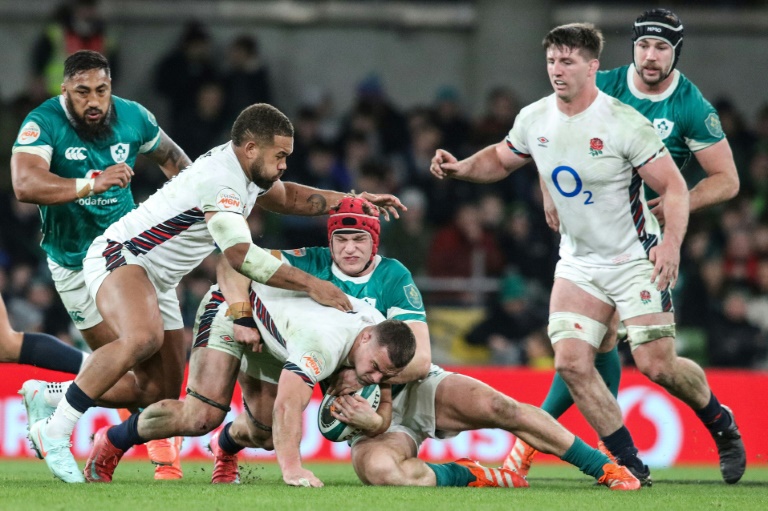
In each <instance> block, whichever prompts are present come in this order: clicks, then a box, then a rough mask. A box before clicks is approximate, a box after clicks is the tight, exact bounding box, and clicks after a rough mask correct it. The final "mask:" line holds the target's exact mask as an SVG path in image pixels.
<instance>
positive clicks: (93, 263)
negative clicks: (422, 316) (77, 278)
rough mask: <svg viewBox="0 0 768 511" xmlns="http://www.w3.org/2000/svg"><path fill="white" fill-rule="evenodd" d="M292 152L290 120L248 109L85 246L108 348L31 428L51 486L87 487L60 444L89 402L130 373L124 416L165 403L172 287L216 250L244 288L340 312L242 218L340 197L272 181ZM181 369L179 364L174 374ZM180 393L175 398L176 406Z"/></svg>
mask: <svg viewBox="0 0 768 511" xmlns="http://www.w3.org/2000/svg"><path fill="white" fill-rule="evenodd" d="M292 150H293V125H292V124H291V122H290V121H289V120H288V118H287V117H286V116H285V115H284V114H283V113H282V112H280V111H279V110H277V109H276V108H274V107H272V106H270V105H266V104H256V105H252V106H250V107H248V108H246V109H245V110H244V111H243V112H242V113H241V114H240V115H239V116H238V118H237V120H236V121H235V123H234V126H233V127H232V140H231V141H230V142H228V143H226V144H223V145H221V146H218V147H216V148H214V149H212V150H211V151H209V152H208V153H206V154H205V155H203V156H201V157H200V158H198V159H197V160H196V161H195V163H194V164H192V165H191V166H190V167H188V168H187V169H186V170H185V171H184V172H182V173H180V174H179V175H178V176H176V177H175V178H174V179H172V180H171V181H169V182H168V183H167V184H166V185H165V186H164V187H163V188H161V189H160V190H158V191H157V192H156V193H154V194H153V195H152V196H150V197H149V198H148V199H147V200H146V201H145V202H143V203H142V204H141V205H140V206H139V207H138V208H137V209H135V210H133V211H131V212H130V213H128V214H127V215H126V216H124V217H123V218H121V219H120V220H119V221H117V222H116V223H114V224H112V225H111V226H110V227H109V228H108V229H107V230H106V231H105V233H104V234H103V235H101V236H99V237H98V238H96V239H95V240H94V242H93V244H92V245H91V247H90V248H89V250H88V252H87V254H86V258H85V260H84V264H83V266H84V274H85V282H86V285H87V287H88V290H89V292H90V293H91V296H92V297H94V299H95V300H96V305H97V307H98V309H99V312H100V313H101V315H102V317H104V318H105V321H107V322H108V324H109V325H110V327H111V328H112V329H113V330H114V331H115V333H116V340H115V341H113V342H111V343H108V344H106V345H104V346H102V347H101V348H99V349H98V350H97V351H95V352H94V353H93V354H92V355H91V356H90V357H89V358H88V361H87V363H86V365H85V366H84V367H83V370H82V371H81V372H80V374H79V375H78V376H77V378H76V379H75V381H74V382H73V383H72V384H71V385H69V387H68V389H67V391H66V394H65V396H64V398H63V399H61V401H60V402H59V404H58V406H57V408H56V411H55V412H54V413H53V415H52V416H51V417H50V418H49V419H48V420H47V421H39V422H37V423H35V424H33V425H32V427H31V428H30V439H31V441H32V443H33V444H34V445H35V447H36V448H37V450H38V451H39V452H41V453H47V456H45V459H46V463H47V464H48V467H49V468H50V469H51V471H52V472H53V473H54V475H55V476H56V477H58V478H60V479H62V480H65V481H67V482H84V478H83V476H82V473H81V472H80V471H79V469H78V468H77V463H76V462H75V460H74V458H73V457H72V453H71V452H70V451H69V449H68V447H69V437H70V435H71V433H72V430H73V429H74V426H75V424H76V423H77V420H78V419H79V418H80V417H81V416H82V415H83V413H85V411H86V410H87V409H88V408H90V407H93V406H95V405H96V400H108V399H109V396H110V394H112V393H115V392H116V389H112V390H110V389H111V388H112V386H113V385H114V384H115V383H117V382H118V381H119V380H120V379H121V377H123V375H124V374H126V372H127V371H128V370H130V369H131V368H133V371H134V373H135V375H136V378H137V380H138V384H137V385H136V386H135V387H134V388H132V389H128V390H130V391H131V392H132V395H131V396H130V398H131V400H130V401H129V403H131V404H132V405H133V406H148V405H150V404H152V403H154V402H157V401H159V400H160V399H162V398H163V397H165V396H167V395H169V394H168V393H167V392H169V391H170V389H164V388H163V387H162V386H161V384H162V382H160V381H159V380H160V379H161V377H162V373H163V368H162V355H163V353H162V351H161V350H162V347H163V333H164V330H167V329H176V328H181V326H182V321H181V313H180V310H179V303H178V299H177V297H176V294H175V292H176V286H177V284H178V282H179V281H180V280H181V278H182V277H183V276H184V275H186V274H187V273H189V272H190V271H191V270H193V269H194V268H195V267H196V266H197V265H198V264H200V262H201V261H202V260H203V259H204V258H205V257H206V256H208V255H209V254H210V253H211V252H212V251H213V250H214V247H215V245H216V246H218V247H219V248H220V249H221V250H222V252H223V255H224V257H226V258H227V260H228V261H229V263H230V265H231V266H232V267H233V268H235V269H236V270H237V271H238V272H241V273H243V274H244V275H246V276H247V277H248V278H250V279H251V280H256V281H257V282H262V283H267V284H269V285H271V286H276V287H282V288H286V289H293V290H299V291H306V292H308V293H309V295H310V296H311V297H312V298H313V299H315V300H317V301H318V302H320V303H322V304H324V305H331V306H333V307H336V308H339V309H341V310H349V308H350V304H349V300H348V298H347V297H346V295H344V294H343V293H342V292H341V291H340V290H339V289H338V288H336V287H335V286H333V285H332V284H330V283H328V282H324V281H321V280H319V279H317V278H314V277H312V276H310V275H308V274H306V273H304V272H302V271H300V270H297V269H295V268H290V267H288V266H284V265H281V263H280V261H279V260H277V259H275V258H274V257H272V256H271V255H270V254H269V253H268V252H266V251H265V250H263V249H261V248H260V247H258V246H256V245H254V244H253V242H252V240H251V232H250V230H249V228H248V224H247V222H246V217H247V216H248V215H249V214H250V212H251V209H252V208H253V207H254V205H255V204H256V203H257V201H258V204H259V205H260V206H261V207H264V208H265V209H268V210H271V211H274V212H278V213H285V214H304V215H320V214H325V213H327V211H328V207H329V206H332V205H334V204H336V203H337V202H338V201H339V200H340V199H341V198H342V197H343V196H344V194H343V193H341V192H332V191H326V190H318V189H315V188H311V187H307V186H303V185H298V184H296V183H284V182H283V181H281V180H280V177H281V176H282V175H283V173H284V172H285V170H286V159H287V157H288V155H290V154H291V152H292ZM364 195H365V196H366V197H369V198H370V199H371V200H372V201H374V202H375V203H377V205H379V206H381V207H384V208H389V209H390V210H391V211H392V212H393V213H394V214H396V211H395V208H398V207H400V208H402V204H401V203H400V201H399V200H398V199H397V198H396V197H394V196H392V195H388V194H384V195H371V194H364ZM318 204H319V205H320V207H318ZM214 244H215V245H214ZM233 303H234V301H233ZM116 304H125V305H124V306H117V305H116ZM184 362H185V361H184V360H179V361H178V362H177V363H178V370H179V371H180V372H181V371H183V367H184ZM121 390H122V389H121ZM164 390H166V391H167V392H165V393H164V392H163V391H164ZM179 391H180V389H178V388H177V389H175V395H174V398H177V397H178V394H179ZM51 455H53V456H51Z"/></svg>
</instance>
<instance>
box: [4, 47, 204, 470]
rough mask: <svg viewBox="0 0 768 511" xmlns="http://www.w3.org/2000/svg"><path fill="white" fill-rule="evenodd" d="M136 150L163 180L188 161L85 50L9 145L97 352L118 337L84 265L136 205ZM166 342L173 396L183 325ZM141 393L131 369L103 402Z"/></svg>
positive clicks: (64, 294)
mask: <svg viewBox="0 0 768 511" xmlns="http://www.w3.org/2000/svg"><path fill="white" fill-rule="evenodd" d="M139 154H144V155H146V156H147V157H149V158H150V159H151V160H152V161H154V162H155V163H157V164H158V165H159V166H160V168H161V170H162V171H163V173H164V174H165V175H166V176H167V177H168V178H171V177H173V176H175V175H176V174H178V173H179V172H180V171H181V170H182V169H183V168H185V167H186V166H188V165H189V164H190V163H191V161H190V159H189V158H188V157H187V155H186V154H184V151H182V150H181V148H179V146H177V145H176V143H174V141H173V140H171V139H170V137H168V135H166V134H165V132H163V130H162V129H160V127H159V126H158V125H157V121H156V120H155V117H154V116H153V115H152V114H151V113H150V112H149V111H148V110H147V109H145V108H144V107H143V106H141V105H140V104H138V103H136V102H133V101H128V100H125V99H123V98H119V97H117V96H113V95H112V81H111V77H110V68H109V62H108V61H107V59H106V58H104V56H102V55H101V54H99V53H97V52H94V51H88V50H83V51H78V52H76V53H74V54H72V55H71V56H70V57H68V58H67V59H66V61H65V62H64V82H63V83H62V84H61V95H60V96H58V97H54V98H51V99H48V100H46V101H45V102H44V103H43V104H41V105H40V106H38V107H37V108H35V109H34V110H33V111H32V112H31V113H30V114H29V115H28V116H27V118H26V119H25V120H24V123H23V125H22V127H21V129H20V131H19V134H18V137H17V139H16V142H15V143H14V145H13V156H12V157H11V176H12V180H13V188H14V191H15V193H16V198H17V199H18V200H20V201H22V202H30V203H34V204H38V205H39V208H40V214H41V217H42V231H43V239H42V243H41V245H42V247H43V250H45V252H46V254H47V257H48V267H49V268H50V270H51V274H52V276H53V280H54V283H55V285H56V290H57V291H58V293H59V296H60V297H61V300H62V302H63V303H64V306H65V307H66V308H67V311H68V312H69V315H70V317H71V318H72V321H73V322H74V324H75V326H76V327H77V328H78V329H79V330H80V331H81V333H82V335H83V338H84V339H85V341H86V342H87V343H88V345H89V346H90V347H91V349H94V350H95V349H97V348H99V347H100V346H103V345H104V344H107V343H109V342H111V341H112V340H114V339H115V334H114V332H113V331H112V330H111V329H110V327H109V326H108V325H107V324H106V323H104V322H103V320H102V317H101V315H100V314H99V312H98V310H97V308H96V304H95V303H94V301H93V299H92V298H91V297H90V295H89V294H88V290H87V289H86V286H85V282H84V280H83V274H82V269H83V264H82V261H83V258H84V256H85V253H86V251H87V250H88V247H89V246H90V244H91V242H92V241H93V240H94V238H96V237H97V236H98V235H100V234H102V233H103V232H104V230H105V229H106V228H107V227H109V226H110V225H111V224H112V223H114V222H115V221H117V220H118V219H119V218H121V217H122V216H123V215H125V214H126V213H128V212H129V211H131V210H133V209H134V208H135V203H134V200H133V195H132V193H131V189H130V182H131V177H132V176H133V166H134V163H135V161H136V157H137V156H138V155H139ZM166 336H167V337H168V338H166V342H165V343H163V349H162V350H161V353H158V354H156V355H155V356H154V358H153V360H154V363H155V364H162V366H163V368H164V370H162V371H154V372H153V374H154V380H155V383H156V384H157V385H159V386H160V387H161V388H162V389H163V391H162V392H161V394H162V396H163V397H178V395H179V391H180V388H181V382H182V378H183V368H184V361H185V359H186V351H187V349H186V346H185V345H184V339H183V334H182V329H181V328H178V329H176V330H167V331H166ZM22 352H24V348H23V347H22ZM57 356H58V354H57V351H50V352H49V353H47V354H46V357H47V358H49V359H50V358H56V357H57ZM161 360H162V361H165V363H162V362H161ZM49 367H50V365H49ZM51 368H53V369H56V368H57V367H51ZM28 387H29V388H27V389H23V390H24V392H25V403H27V402H28V400H27V399H26V394H30V395H31V394H32V393H34V392H35V390H37V391H40V392H46V390H47V389H46V386H45V384H43V383H42V382H40V383H39V388H37V389H32V388H31V386H29V385H28ZM52 390H56V391H59V392H60V391H61V389H60V388H58V389H52ZM141 392H142V391H141V386H140V385H138V384H137V382H136V380H135V378H134V374H133V373H129V374H128V375H127V376H126V377H125V378H124V380H123V381H121V383H120V384H119V385H118V386H117V387H116V388H115V392H114V394H112V395H110V396H109V398H107V399H105V402H104V403H103V404H109V403H115V404H125V403H133V402H138V401H139V394H140V393H141ZM28 408H29V407H28ZM52 410H53V407H50V408H49V409H46V410H29V409H28V415H29V416H30V418H32V417H38V416H39V415H41V414H42V416H43V417H44V416H47V415H49V414H50V413H51V411H52ZM30 412H31V413H30ZM38 418H39V417H38ZM30 420H31V419H30ZM32 423H33V422H30V425H31V424H32ZM152 448H153V450H154V449H155V448H157V456H151V457H152V458H153V459H154V461H156V462H159V464H158V467H159V468H158V471H157V473H156V477H157V478H169V477H170V478H178V477H180V476H181V471H180V469H178V467H176V468H174V467H163V465H167V464H168V463H172V462H173V460H174V459H176V456H174V457H173V458H171V459H168V458H169V457H170V455H171V454H174V453H175V452H176V451H178V449H175V451H174V449H173V448H171V446H167V445H164V444H163V443H160V444H157V445H153V446H152Z"/></svg>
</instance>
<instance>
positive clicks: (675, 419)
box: [618, 385, 684, 467]
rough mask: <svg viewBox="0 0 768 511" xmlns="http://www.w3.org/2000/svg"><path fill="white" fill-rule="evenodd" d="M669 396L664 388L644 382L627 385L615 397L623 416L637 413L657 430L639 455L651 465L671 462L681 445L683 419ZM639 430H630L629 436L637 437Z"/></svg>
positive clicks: (673, 461) (659, 465) (664, 465)
mask: <svg viewBox="0 0 768 511" xmlns="http://www.w3.org/2000/svg"><path fill="white" fill-rule="evenodd" d="M672 399H673V398H672V396H670V395H669V394H667V393H666V392H664V391H660V390H658V389H656V388H653V387H650V386H645V385H636V386H633V387H628V388H626V389H623V390H622V391H620V392H619V398H618V401H619V406H620V407H621V412H622V415H623V417H624V419H625V420H626V418H627V416H628V415H629V414H631V413H638V414H640V415H641V416H642V418H643V419H645V420H647V421H648V422H650V423H652V424H653V427H654V429H655V430H656V431H655V433H656V437H655V440H654V442H653V444H652V445H651V447H650V448H647V449H644V450H643V449H641V450H640V453H639V455H640V458H642V460H643V461H644V462H645V463H646V464H648V465H650V466H652V467H668V466H671V465H672V464H674V463H675V460H677V457H678V455H679V454H680V449H681V448H682V445H683V433H684V432H683V422H682V419H681V418H680V415H679V414H678V412H677V408H676V407H675V404H674V403H673V402H672ZM641 433H643V432H640V431H633V432H632V436H633V437H635V439H636V440H637V438H638V437H639V436H640V434H641ZM645 433H650V434H651V435H652V434H653V432H645ZM638 447H640V446H638Z"/></svg>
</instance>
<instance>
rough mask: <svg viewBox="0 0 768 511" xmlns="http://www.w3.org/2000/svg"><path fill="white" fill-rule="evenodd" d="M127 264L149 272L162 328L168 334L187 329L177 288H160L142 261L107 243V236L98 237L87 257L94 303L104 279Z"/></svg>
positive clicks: (85, 266)
mask: <svg viewBox="0 0 768 511" xmlns="http://www.w3.org/2000/svg"><path fill="white" fill-rule="evenodd" d="M126 264H135V265H138V266H141V267H142V268H144V270H145V271H146V272H147V277H148V278H149V281H150V282H152V285H153V286H154V288H155V292H156V293H157V302H158V304H159V305H160V314H161V316H162V318H163V328H164V329H165V330H179V329H181V328H184V321H183V320H182V319H181V306H180V305H179V298H178V296H176V288H175V287H172V288H167V289H166V288H163V287H161V286H159V285H158V284H157V279H155V278H154V277H153V274H152V271H151V269H150V268H147V267H146V266H145V265H144V264H143V261H142V260H141V258H139V257H137V256H135V255H133V254H132V253H131V252H130V251H129V250H128V249H127V248H125V247H124V246H123V245H121V244H120V243H117V242H115V241H110V242H109V243H108V242H107V239H106V238H105V237H104V236H99V237H98V238H96V239H95V240H93V243H92V244H91V247H90V248H89V249H88V253H87V254H86V256H85V259H83V276H84V280H85V285H86V286H87V288H88V293H89V294H90V295H91V298H92V300H94V303H95V300H96V294H97V293H98V292H99V288H100V287H101V285H102V284H103V283H104V279H106V278H107V276H108V275H109V274H110V272H111V271H112V270H114V269H116V268H119V267H121V266H124V265H126Z"/></svg>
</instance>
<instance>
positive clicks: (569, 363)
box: [555, 353, 592, 384]
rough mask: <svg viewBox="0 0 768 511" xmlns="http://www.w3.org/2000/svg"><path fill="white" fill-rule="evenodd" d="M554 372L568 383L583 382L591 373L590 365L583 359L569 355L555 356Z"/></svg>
mask: <svg viewBox="0 0 768 511" xmlns="http://www.w3.org/2000/svg"><path fill="white" fill-rule="evenodd" d="M555 370H556V371H557V373H558V374H559V375H560V377H561V378H562V379H564V380H565V381H566V382H568V383H571V384H572V383H577V382H579V381H584V379H585V378H587V377H588V376H589V374H590V373H591V372H592V364H591V363H590V362H589V361H588V360H586V359H585V358H584V357H580V356H577V355H575V354H570V353H558V354H556V356H555Z"/></svg>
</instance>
